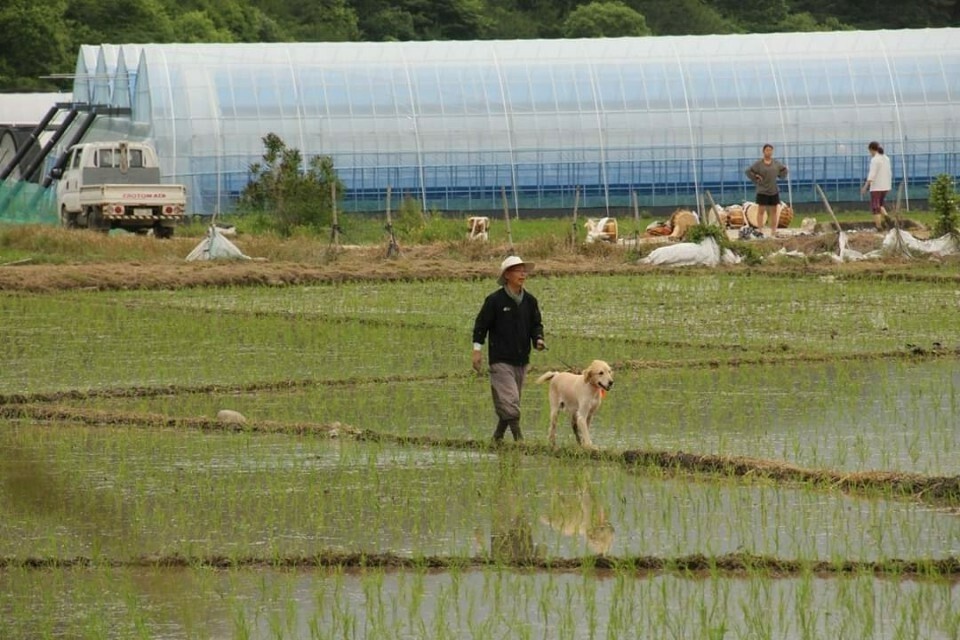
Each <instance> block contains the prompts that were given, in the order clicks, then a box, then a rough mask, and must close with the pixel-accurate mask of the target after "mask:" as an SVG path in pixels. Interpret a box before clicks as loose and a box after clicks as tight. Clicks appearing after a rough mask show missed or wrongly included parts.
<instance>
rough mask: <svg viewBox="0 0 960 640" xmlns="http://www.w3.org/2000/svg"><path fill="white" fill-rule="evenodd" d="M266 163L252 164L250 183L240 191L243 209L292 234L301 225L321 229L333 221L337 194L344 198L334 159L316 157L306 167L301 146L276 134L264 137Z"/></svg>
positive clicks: (261, 222)
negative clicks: (334, 188)
mask: <svg viewBox="0 0 960 640" xmlns="http://www.w3.org/2000/svg"><path fill="white" fill-rule="evenodd" d="M263 146H264V149H265V151H264V154H263V163H259V162H258V163H254V164H253V165H251V166H250V174H251V178H250V182H249V183H248V184H247V186H246V187H245V188H244V190H243V193H241V194H240V209H241V211H243V212H246V213H251V214H255V215H258V216H259V221H258V222H259V224H258V226H260V225H261V224H262V225H264V226H267V227H269V228H271V229H272V230H274V231H277V232H278V233H280V234H281V235H283V236H290V235H292V234H293V232H294V230H295V229H297V228H302V227H306V228H309V229H312V230H314V231H319V230H320V229H322V228H324V227H329V226H330V225H331V223H332V220H333V194H332V193H331V187H332V186H333V185H336V190H337V199H338V200H339V199H341V198H342V197H343V188H344V187H343V183H342V182H341V181H340V179H339V178H338V177H337V172H336V170H335V169H334V166H333V159H332V158H330V157H329V156H315V157H313V158H311V159H310V161H309V162H308V163H307V167H306V169H304V167H303V156H302V155H301V154H300V150H299V149H293V148H290V147H287V145H286V143H285V142H284V141H283V140H282V139H281V138H280V136H278V135H277V134H275V133H268V134H267V135H266V136H264V137H263Z"/></svg>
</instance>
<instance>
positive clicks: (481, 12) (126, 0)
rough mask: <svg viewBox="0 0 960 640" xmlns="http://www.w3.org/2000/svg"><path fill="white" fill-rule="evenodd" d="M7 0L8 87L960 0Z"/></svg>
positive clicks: (772, 26) (781, 24) (0, 85)
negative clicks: (127, 62)
mask: <svg viewBox="0 0 960 640" xmlns="http://www.w3.org/2000/svg"><path fill="white" fill-rule="evenodd" d="M905 9H906V5H905V4H904V3H903V2H902V1H901V0H870V1H869V2H868V1H867V0H671V1H669V2H665V1H663V0H580V1H577V0H311V1H310V2H303V1H302V0H44V2H37V1H36V0H5V1H4V2H2V3H0V33H3V34H4V43H3V46H2V47H0V91H30V90H45V89H69V88H70V85H69V81H65V80H52V79H49V78H43V77H42V76H47V75H50V74H54V73H71V72H72V71H73V68H74V63H75V59H76V54H77V48H78V47H79V45H81V44H100V43H105V42H108V43H147V42H285V41H290V42H295V41H300V42H314V41H345V40H351V41H356V40H369V41H385V40H461V39H491V38H559V37H597V36H608V37H614V36H621V35H672V34H706V33H743V32H773V31H817V30H835V29H854V28H856V29H878V28H885V29H897V28H907V27H944V26H955V25H958V24H960V0H915V1H913V2H910V3H909V11H907V10H905Z"/></svg>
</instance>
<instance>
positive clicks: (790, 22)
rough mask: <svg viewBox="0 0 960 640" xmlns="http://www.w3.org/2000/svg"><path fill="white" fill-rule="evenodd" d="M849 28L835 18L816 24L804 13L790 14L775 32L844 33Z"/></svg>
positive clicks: (815, 20)
mask: <svg viewBox="0 0 960 640" xmlns="http://www.w3.org/2000/svg"><path fill="white" fill-rule="evenodd" d="M851 28H852V27H850V26H848V25H845V24H843V23H841V22H840V21H839V20H837V19H836V18H827V19H826V20H824V21H823V22H817V19H816V18H814V17H813V16H812V15H810V14H809V13H807V12H806V11H804V12H802V13H791V14H790V15H788V16H787V17H786V18H784V19H783V20H782V21H781V22H780V24H779V25H778V26H777V31H787V32H810V31H846V30H849V29H851Z"/></svg>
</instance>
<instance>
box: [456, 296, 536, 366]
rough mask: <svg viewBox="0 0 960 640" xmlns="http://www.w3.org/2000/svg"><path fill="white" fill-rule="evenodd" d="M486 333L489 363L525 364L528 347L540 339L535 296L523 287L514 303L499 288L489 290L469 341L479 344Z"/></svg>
mask: <svg viewBox="0 0 960 640" xmlns="http://www.w3.org/2000/svg"><path fill="white" fill-rule="evenodd" d="M488 334H489V336H490V364H496V363H498V362H506V363H507V364H512V365H517V366H523V365H526V364H527V363H528V362H530V348H531V347H532V346H533V345H534V344H535V343H536V341H537V340H542V339H543V321H542V320H541V318H540V305H538V304H537V299H536V298H534V297H533V295H531V293H530V292H529V291H526V290H524V292H523V300H521V302H520V305H519V306H518V305H517V303H516V302H514V300H513V298H511V297H510V296H509V295H507V292H506V291H504V290H503V288H502V287H501V288H500V289H498V290H496V291H494V292H493V293H491V294H490V295H489V296H487V299H486V300H484V301H483V307H481V309H480V313H478V314H477V320H476V322H474V323H473V341H474V342H478V343H480V344H483V342H484V339H485V338H486V337H487V335H488Z"/></svg>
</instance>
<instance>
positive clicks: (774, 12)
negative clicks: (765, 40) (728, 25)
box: [713, 0, 790, 33]
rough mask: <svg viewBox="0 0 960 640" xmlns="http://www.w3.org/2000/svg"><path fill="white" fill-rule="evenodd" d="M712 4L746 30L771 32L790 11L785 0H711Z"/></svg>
mask: <svg viewBox="0 0 960 640" xmlns="http://www.w3.org/2000/svg"><path fill="white" fill-rule="evenodd" d="M713 6H714V7H716V8H717V9H718V10H719V11H720V13H721V14H723V15H724V16H726V17H727V18H729V19H731V20H733V21H735V22H738V23H740V24H741V25H742V26H743V27H745V28H746V29H747V31H753V32H761V33H762V32H771V31H776V30H777V26H778V25H779V24H780V23H781V22H783V20H784V19H785V18H786V17H787V15H788V14H789V13H790V9H789V8H788V7H787V0H713Z"/></svg>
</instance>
